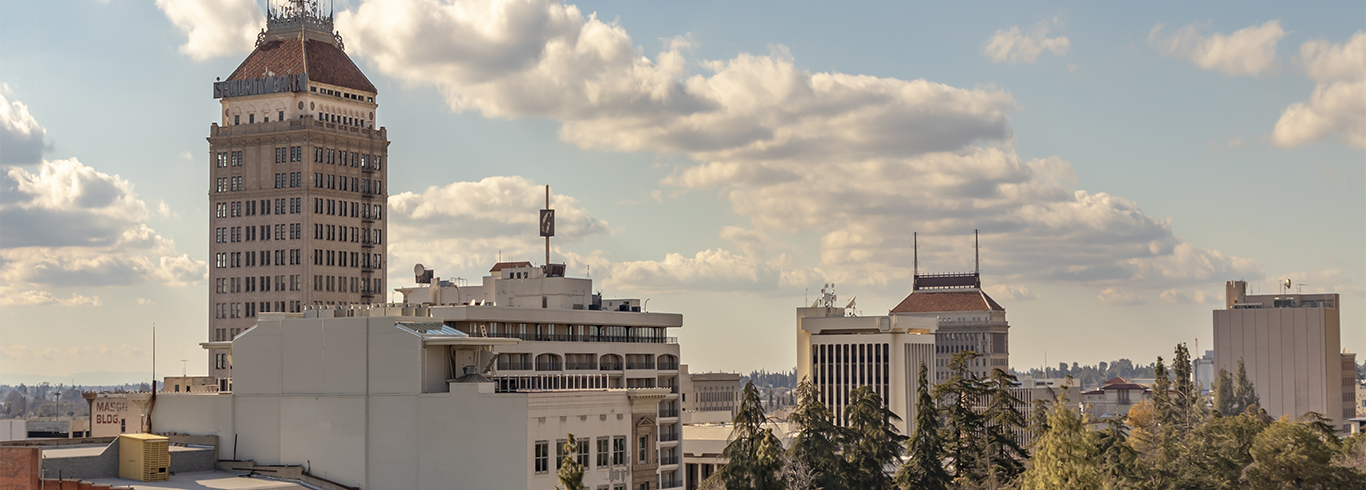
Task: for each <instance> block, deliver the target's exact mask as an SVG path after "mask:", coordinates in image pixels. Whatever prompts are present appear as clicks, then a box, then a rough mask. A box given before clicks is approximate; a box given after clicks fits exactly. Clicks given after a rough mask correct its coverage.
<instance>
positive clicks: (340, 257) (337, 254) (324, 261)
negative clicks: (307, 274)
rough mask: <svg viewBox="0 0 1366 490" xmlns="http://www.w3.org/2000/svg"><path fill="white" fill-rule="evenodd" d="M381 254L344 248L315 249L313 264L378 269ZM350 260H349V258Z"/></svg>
mask: <svg viewBox="0 0 1366 490" xmlns="http://www.w3.org/2000/svg"><path fill="white" fill-rule="evenodd" d="M379 256H380V254H367V253H359V252H347V251H344V250H318V249H314V250H313V265H330V266H336V267H353V268H358V269H378V268H379V263H380V259H379ZM348 258H349V259H350V260H347V259H348Z"/></svg>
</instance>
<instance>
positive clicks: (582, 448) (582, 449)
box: [352, 286, 589, 469]
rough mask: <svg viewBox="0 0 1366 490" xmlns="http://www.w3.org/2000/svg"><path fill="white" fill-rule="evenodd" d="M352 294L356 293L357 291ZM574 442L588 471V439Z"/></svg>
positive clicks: (580, 460) (581, 462)
mask: <svg viewBox="0 0 1366 490" xmlns="http://www.w3.org/2000/svg"><path fill="white" fill-rule="evenodd" d="M352 289H353V290H354V289H355V286H352ZM352 292H353V293H354V292H355V291H352ZM574 442H576V443H578V445H579V448H578V454H577V455H576V456H577V457H578V460H579V464H581V465H583V468H584V469H588V455H589V452H588V438H587V437H583V438H579V439H576V440H575V441H574Z"/></svg>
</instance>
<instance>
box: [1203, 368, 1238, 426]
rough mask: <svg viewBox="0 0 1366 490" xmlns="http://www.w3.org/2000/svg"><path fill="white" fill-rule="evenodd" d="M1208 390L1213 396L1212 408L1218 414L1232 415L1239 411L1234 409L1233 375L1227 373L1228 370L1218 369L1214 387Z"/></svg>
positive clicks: (1235, 404)
mask: <svg viewBox="0 0 1366 490" xmlns="http://www.w3.org/2000/svg"><path fill="white" fill-rule="evenodd" d="M1210 391H1211V392H1212V393H1213V394H1212V396H1213V397H1214V410H1215V411H1216V412H1217V413H1218V414H1219V415H1224V416H1232V415H1238V414H1239V413H1241V412H1236V411H1234V407H1235V406H1237V403H1236V402H1235V400H1234V399H1233V376H1230V375H1229V374H1228V370H1226V369H1220V370H1219V376H1218V377H1216V378H1214V389H1212V390H1210Z"/></svg>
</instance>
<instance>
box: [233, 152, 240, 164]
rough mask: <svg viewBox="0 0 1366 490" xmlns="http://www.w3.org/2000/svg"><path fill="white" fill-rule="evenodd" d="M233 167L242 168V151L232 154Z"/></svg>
mask: <svg viewBox="0 0 1366 490" xmlns="http://www.w3.org/2000/svg"><path fill="white" fill-rule="evenodd" d="M232 166H234V167H241V166H242V152H240V151H234V152H232Z"/></svg>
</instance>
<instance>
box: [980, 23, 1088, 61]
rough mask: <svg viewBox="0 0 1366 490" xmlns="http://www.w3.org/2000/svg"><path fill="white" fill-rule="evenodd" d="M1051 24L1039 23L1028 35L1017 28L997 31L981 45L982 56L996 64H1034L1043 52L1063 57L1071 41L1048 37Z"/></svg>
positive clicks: (1064, 38) (1060, 37)
mask: <svg viewBox="0 0 1366 490" xmlns="http://www.w3.org/2000/svg"><path fill="white" fill-rule="evenodd" d="M1052 24H1053V22H1040V23H1039V24H1038V25H1035V26H1034V28H1033V29H1030V30H1029V32H1028V33H1022V32H1020V27H1019V26H1012V27H1011V28H1009V29H998V30H997V31H996V33H995V34H993V35H992V36H991V37H990V38H988V39H987V41H986V42H985V43H983V44H982V54H984V55H986V56H987V57H988V58H991V61H994V62H997V63H1000V62H1002V61H1009V62H1011V63H1034V62H1035V61H1038V60H1039V53H1042V52H1044V50H1048V51H1051V52H1053V54H1056V55H1058V56H1062V55H1065V54H1067V49H1068V48H1070V47H1071V46H1072V41H1070V40H1068V39H1067V38H1066V37H1063V36H1058V37H1051V38H1050V37H1048V30H1049V28H1050V27H1051V25H1052ZM1072 66H1075V65H1069V69H1074V68H1072Z"/></svg>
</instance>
